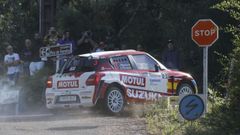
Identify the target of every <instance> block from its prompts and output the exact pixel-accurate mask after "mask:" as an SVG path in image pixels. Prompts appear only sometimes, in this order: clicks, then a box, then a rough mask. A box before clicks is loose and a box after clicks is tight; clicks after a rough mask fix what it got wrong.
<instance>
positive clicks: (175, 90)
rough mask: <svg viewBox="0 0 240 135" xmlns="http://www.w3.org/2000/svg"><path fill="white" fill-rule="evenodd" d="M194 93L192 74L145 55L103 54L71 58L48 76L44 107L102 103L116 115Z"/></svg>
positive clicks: (131, 51) (133, 52) (119, 52)
mask: <svg viewBox="0 0 240 135" xmlns="http://www.w3.org/2000/svg"><path fill="white" fill-rule="evenodd" d="M195 92H197V86H196V82H195V81H194V79H193V78H192V76H191V75H189V74H187V73H183V72H180V71H173V70H169V69H167V68H166V67H165V66H164V65H162V64H161V63H160V62H159V61H157V60H156V59H155V58H153V57H152V56H151V55H149V54H147V53H145V52H140V51H135V50H122V51H105V52H96V53H88V54H82V55H78V56H74V57H72V58H70V59H69V60H68V61H67V62H66V63H65V64H64V65H63V67H62V68H61V69H60V70H59V71H58V72H57V73H56V74H54V75H52V76H50V77H49V79H48V81H47V88H46V106H47V108H49V109H55V108H72V107H80V106H94V105H98V103H101V104H103V105H104V107H105V109H106V110H107V111H109V112H110V113H119V112H121V111H122V110H123V108H124V106H125V104H126V103H132V102H134V103H137V102H147V101H156V100H158V99H159V98H161V97H162V96H171V95H179V94H191V93H195Z"/></svg>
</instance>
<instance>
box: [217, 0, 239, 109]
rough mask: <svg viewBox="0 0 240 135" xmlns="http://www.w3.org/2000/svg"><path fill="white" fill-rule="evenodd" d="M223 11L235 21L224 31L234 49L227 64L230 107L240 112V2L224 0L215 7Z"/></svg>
mask: <svg viewBox="0 0 240 135" xmlns="http://www.w3.org/2000/svg"><path fill="white" fill-rule="evenodd" d="M214 8H217V9H219V10H221V11H224V12H227V13H228V14H229V16H230V17H231V18H233V19H234V20H235V21H234V23H233V24H227V26H225V28H224V30H225V32H227V33H231V34H232V36H233V38H232V43H233V45H234V48H233V50H232V52H231V53H230V55H229V58H230V59H229V60H228V61H227V63H225V64H226V65H225V69H226V73H227V75H228V85H227V90H228V92H229V100H230V105H231V107H232V108H234V109H238V110H240V104H239V103H240V98H239V97H240V83H239V80H240V59H239V58H240V26H239V23H240V1H238V0H224V1H223V2H221V3H219V4H217V5H215V6H214Z"/></svg>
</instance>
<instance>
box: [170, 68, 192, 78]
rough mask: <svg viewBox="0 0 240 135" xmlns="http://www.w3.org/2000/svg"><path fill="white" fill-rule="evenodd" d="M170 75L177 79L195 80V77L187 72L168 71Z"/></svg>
mask: <svg viewBox="0 0 240 135" xmlns="http://www.w3.org/2000/svg"><path fill="white" fill-rule="evenodd" d="M167 72H168V75H169V76H174V77H177V78H187V79H193V77H192V76H191V75H190V74H188V73H185V72H181V71H176V70H168V71H167Z"/></svg>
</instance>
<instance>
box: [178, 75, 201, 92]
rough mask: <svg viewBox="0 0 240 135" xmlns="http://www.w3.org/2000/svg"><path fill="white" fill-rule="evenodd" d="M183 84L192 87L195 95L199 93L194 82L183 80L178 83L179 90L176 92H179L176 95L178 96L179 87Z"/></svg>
mask: <svg viewBox="0 0 240 135" xmlns="http://www.w3.org/2000/svg"><path fill="white" fill-rule="evenodd" d="M182 84H189V85H190V86H191V87H192V89H193V92H194V93H195V94H196V93H197V90H196V88H195V86H194V84H193V82H192V81H191V80H186V79H183V80H181V81H180V82H179V83H178V85H177V89H176V90H177V93H176V94H178V90H179V87H180V86H181V85H182Z"/></svg>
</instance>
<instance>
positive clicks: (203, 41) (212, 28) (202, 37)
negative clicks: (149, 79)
mask: <svg viewBox="0 0 240 135" xmlns="http://www.w3.org/2000/svg"><path fill="white" fill-rule="evenodd" d="M191 35H192V40H193V41H194V42H195V43H196V44H197V45H198V46H200V47H208V46H211V45H212V44H213V43H214V42H216V41H217V39H218V26H217V25H216V24H215V23H214V22H213V21H212V20H211V19H200V20H198V21H197V22H196V23H195V24H194V25H193V27H192V32H191Z"/></svg>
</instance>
